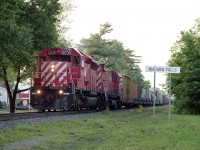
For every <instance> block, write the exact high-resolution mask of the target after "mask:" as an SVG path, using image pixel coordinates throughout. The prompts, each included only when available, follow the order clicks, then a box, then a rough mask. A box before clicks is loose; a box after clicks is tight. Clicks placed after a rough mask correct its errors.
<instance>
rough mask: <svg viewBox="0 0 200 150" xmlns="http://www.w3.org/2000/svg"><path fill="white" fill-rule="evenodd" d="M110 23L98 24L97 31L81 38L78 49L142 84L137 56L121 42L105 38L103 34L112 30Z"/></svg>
mask: <svg viewBox="0 0 200 150" xmlns="http://www.w3.org/2000/svg"><path fill="white" fill-rule="evenodd" d="M112 30H113V29H112V27H111V24H110V23H108V22H106V23H104V24H103V25H100V30H99V32H97V33H95V34H90V37H89V38H88V39H85V38H83V39H81V41H80V44H79V45H78V48H79V50H82V51H83V52H85V53H87V54H89V55H92V56H93V58H94V59H95V60H97V61H98V62H99V63H104V64H105V65H106V67H108V68H111V69H114V70H115V71H117V72H120V73H121V74H126V75H129V76H130V77H132V78H133V79H134V80H135V81H136V82H137V83H139V84H142V81H143V75H142V74H141V70H140V69H139V66H138V65H137V63H139V62H140V59H139V57H137V56H136V55H135V54H134V51H133V50H130V49H125V48H124V46H123V43H122V42H120V41H117V40H115V39H112V40H111V39H105V38H104V36H105V35H106V34H108V33H110V32H111V31H112Z"/></svg>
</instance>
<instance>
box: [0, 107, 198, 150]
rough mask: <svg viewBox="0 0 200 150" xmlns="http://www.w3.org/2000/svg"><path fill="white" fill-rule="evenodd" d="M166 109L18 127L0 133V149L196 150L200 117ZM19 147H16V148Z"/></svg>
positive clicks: (109, 113) (125, 112)
mask: <svg viewBox="0 0 200 150" xmlns="http://www.w3.org/2000/svg"><path fill="white" fill-rule="evenodd" d="M167 113H168V112H167V107H160V108H156V117H155V118H154V119H153V117H152V108H144V109H142V111H141V110H138V109H135V110H134V109H131V110H125V111H117V112H108V111H106V112H104V113H103V114H102V115H98V116H95V117H91V118H84V119H83V118H79V119H75V120H70V121H62V122H60V121H59V122H51V123H50V122H46V123H42V124H38V125H28V126H27V125H26V126H25V125H23V126H22V125H18V126H17V128H15V129H6V130H3V131H0V146H3V145H6V144H7V145H8V144H9V143H14V142H16V143H15V144H16V145H15V148H16V149H22V148H24V146H23V144H25V145H26V143H27V142H28V147H26V149H39V150H40V149H41V150H46V149H61V150H62V149H63V150H65V149H67V150H68V149H70V150H155V149H156V150H171V149H173V150H188V149H190V150H198V149H199V148H200V142H199V141H200V134H199V133H200V117H199V116H189V115H176V114H172V115H171V121H170V124H168V116H167ZM17 143H18V145H17Z"/></svg>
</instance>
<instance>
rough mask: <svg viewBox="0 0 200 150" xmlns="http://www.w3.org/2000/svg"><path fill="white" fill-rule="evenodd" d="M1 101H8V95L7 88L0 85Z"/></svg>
mask: <svg viewBox="0 0 200 150" xmlns="http://www.w3.org/2000/svg"><path fill="white" fill-rule="evenodd" d="M0 101H1V102H4V103H8V95H7V91H6V88H4V87H0Z"/></svg>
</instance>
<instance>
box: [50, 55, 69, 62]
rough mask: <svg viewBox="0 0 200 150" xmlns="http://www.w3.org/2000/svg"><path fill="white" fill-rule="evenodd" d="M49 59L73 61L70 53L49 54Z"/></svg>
mask: <svg viewBox="0 0 200 150" xmlns="http://www.w3.org/2000/svg"><path fill="white" fill-rule="evenodd" d="M49 61H66V62H70V61H71V57H70V56H69V55H61V56H49Z"/></svg>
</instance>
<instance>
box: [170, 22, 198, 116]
mask: <svg viewBox="0 0 200 150" xmlns="http://www.w3.org/2000/svg"><path fill="white" fill-rule="evenodd" d="M199 26H200V21H199V20H197V21H196V24H195V26H194V27H192V28H191V29H190V30H189V31H182V32H181V37H180V39H179V40H178V41H177V42H176V43H175V44H174V46H173V47H172V49H171V52H172V56H171V59H170V60H169V61H168V63H169V65H171V66H180V67H181V73H180V74H176V75H173V76H172V92H173V93H174V94H175V95H176V101H175V102H176V103H175V106H176V110H178V112H179V113H181V112H187V113H195V114H197V113H200V109H199V107H200V51H199V50H200V34H199V33H200V29H199Z"/></svg>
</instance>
